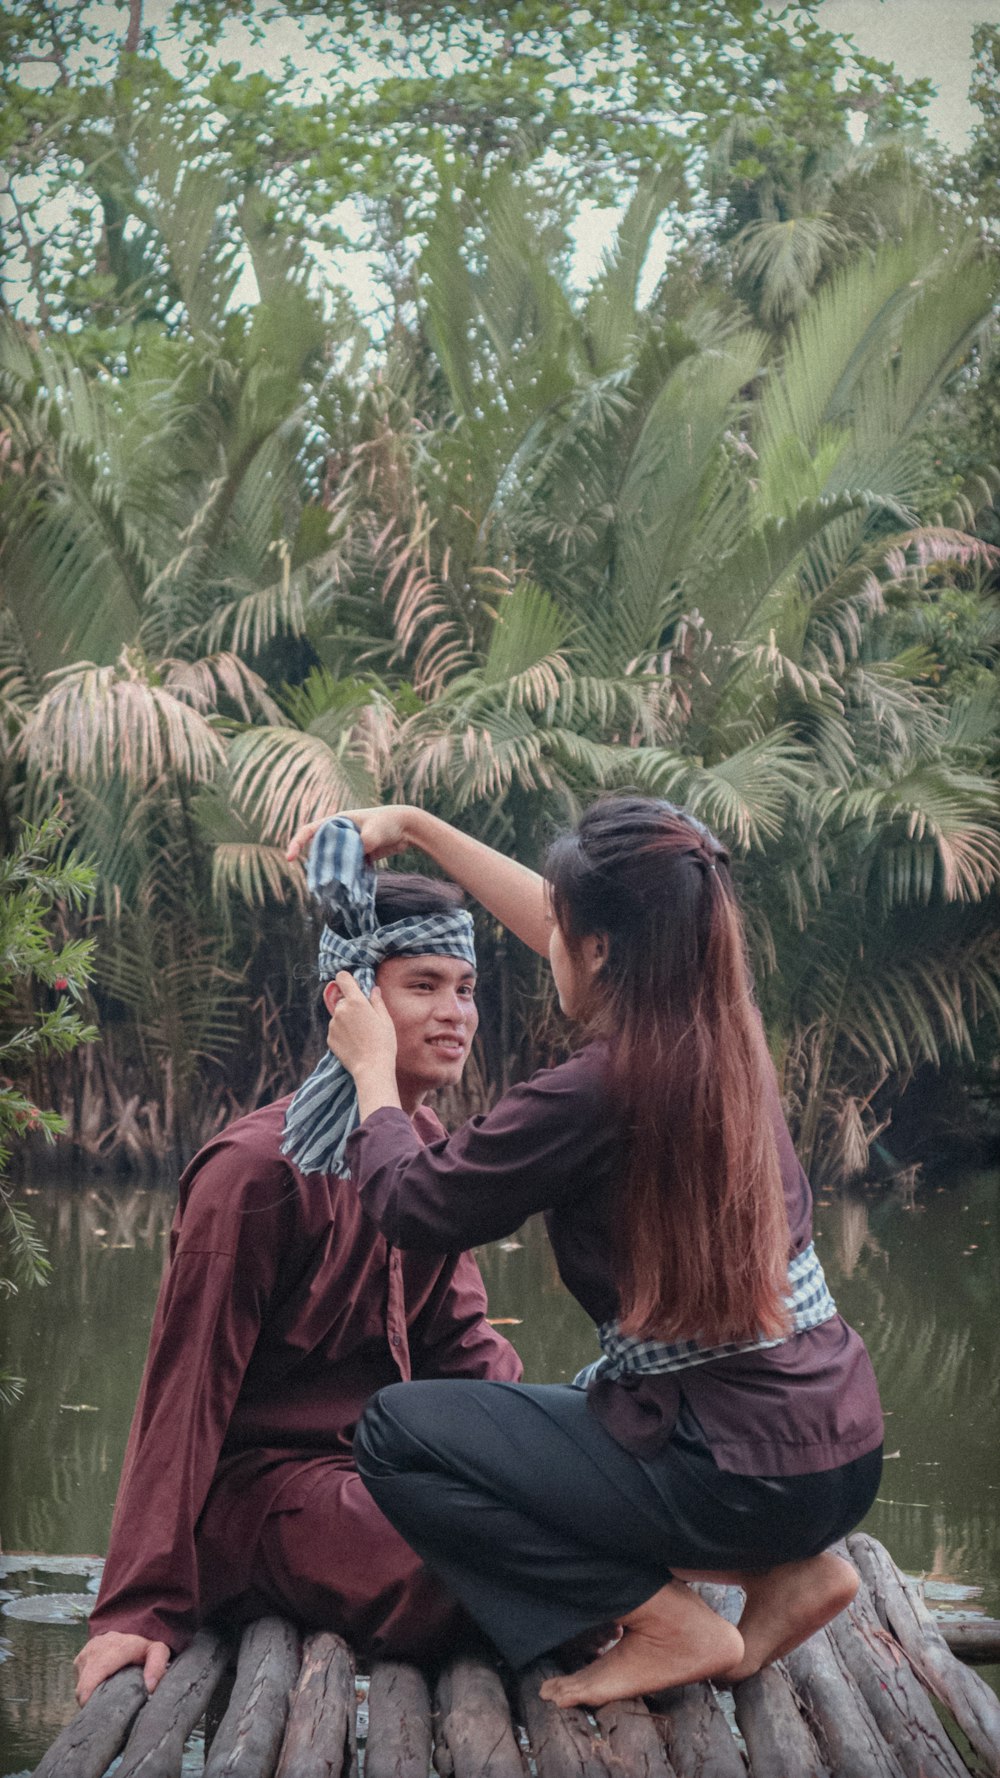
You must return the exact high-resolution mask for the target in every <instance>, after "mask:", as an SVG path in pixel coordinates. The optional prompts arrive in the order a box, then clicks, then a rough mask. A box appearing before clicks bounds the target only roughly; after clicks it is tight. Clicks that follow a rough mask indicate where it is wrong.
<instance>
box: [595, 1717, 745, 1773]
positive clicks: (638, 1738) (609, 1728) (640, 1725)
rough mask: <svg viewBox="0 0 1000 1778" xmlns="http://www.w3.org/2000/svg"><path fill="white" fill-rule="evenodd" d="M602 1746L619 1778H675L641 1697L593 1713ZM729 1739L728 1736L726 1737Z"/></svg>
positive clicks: (654, 1724) (654, 1725)
mask: <svg viewBox="0 0 1000 1778" xmlns="http://www.w3.org/2000/svg"><path fill="white" fill-rule="evenodd" d="M595 1715H596V1717H597V1725H598V1728H599V1729H600V1731H601V1734H602V1735H603V1736H604V1743H605V1746H606V1747H607V1749H608V1752H609V1753H610V1755H611V1758H612V1760H613V1761H614V1764H615V1769H616V1770H617V1771H619V1772H620V1773H622V1775H623V1778H677V1773H676V1771H675V1769H674V1767H673V1766H672V1765H671V1763H670V1760H669V1759H668V1758H667V1750H666V1748H665V1746H664V1744H663V1741H662V1739H661V1737H660V1736H659V1735H658V1733H657V1729H656V1723H655V1722H654V1721H653V1718H652V1716H651V1715H650V1712H649V1708H648V1706H647V1705H646V1704H644V1703H643V1700H642V1699H641V1698H624V1699H622V1701H621V1702H620V1703H618V1704H605V1705H603V1706H602V1708H601V1709H600V1710H597V1711H595ZM729 1738H730V1740H732V1736H730V1737H729Z"/></svg>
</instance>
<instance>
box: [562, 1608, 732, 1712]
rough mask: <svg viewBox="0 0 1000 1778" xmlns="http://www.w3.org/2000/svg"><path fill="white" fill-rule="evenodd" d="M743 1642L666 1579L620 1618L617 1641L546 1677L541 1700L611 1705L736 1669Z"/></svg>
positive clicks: (722, 1621) (722, 1620)
mask: <svg viewBox="0 0 1000 1778" xmlns="http://www.w3.org/2000/svg"><path fill="white" fill-rule="evenodd" d="M742 1658H743V1638H742V1637H741V1635H740V1633H739V1631H738V1630H737V1629H735V1628H734V1626H733V1625H732V1624H727V1622H726V1620H725V1618H721V1617H719V1616H718V1615H717V1613H716V1612H714V1611H712V1610H710V1608H709V1607H708V1606H707V1605H706V1604H705V1603H704V1601H703V1600H702V1599H699V1598H698V1595H697V1594H696V1593H692V1592H691V1590H690V1588H689V1587H686V1586H684V1584H683V1583H682V1582H681V1581H669V1582H668V1584H667V1585H666V1586H665V1587H661V1588H660V1590H659V1592H658V1593H654V1594H653V1597H652V1598H651V1599H647V1600H646V1602H645V1604H643V1605H640V1606H637V1608H636V1610H635V1611H630V1612H629V1613H628V1615H627V1617H624V1618H622V1636H621V1641H620V1642H616V1643H615V1645H614V1647H613V1648H610V1649H608V1651H607V1653H606V1654H603V1655H601V1657H600V1659H599V1660H596V1661H592V1662H591V1663H590V1665H589V1666H588V1667H581V1668H580V1670H579V1672H577V1673H565V1674H560V1675H559V1677H558V1678H555V1679H546V1680H545V1682H544V1684H543V1685H542V1687H541V1696H542V1697H543V1698H548V1699H549V1700H550V1701H551V1702H552V1703H553V1704H558V1705H560V1707H561V1708H562V1709H564V1710H565V1709H568V1708H569V1706H570V1705H572V1704H592V1705H594V1706H595V1707H599V1706H600V1705H601V1704H613V1703H615V1702H616V1701H617V1700H618V1699H619V1698H639V1697H641V1696H642V1695H643V1693H644V1692H659V1691H663V1690H664V1689H665V1688H666V1687H667V1686H674V1685H689V1684H691V1683H692V1682H693V1681H694V1680H696V1679H708V1678H710V1677H711V1675H712V1674H713V1673H722V1672H725V1671H727V1670H728V1669H729V1668H730V1667H733V1666H736V1665H738V1663H739V1662H740V1661H741V1660H742Z"/></svg>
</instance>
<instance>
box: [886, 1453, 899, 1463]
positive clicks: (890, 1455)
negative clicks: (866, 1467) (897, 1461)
mask: <svg viewBox="0 0 1000 1778" xmlns="http://www.w3.org/2000/svg"><path fill="white" fill-rule="evenodd" d="M901 1455H902V1452H900V1451H885V1452H884V1453H883V1456H882V1462H883V1463H889V1462H891V1460H892V1458H893V1457H900V1456H901Z"/></svg>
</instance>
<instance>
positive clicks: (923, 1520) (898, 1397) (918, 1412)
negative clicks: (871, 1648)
mask: <svg viewBox="0 0 1000 1778" xmlns="http://www.w3.org/2000/svg"><path fill="white" fill-rule="evenodd" d="M29 1203H30V1207H31V1209H32V1212H33V1214H34V1215H35V1217H36V1220H37V1222H38V1226H39V1230H40V1233H41V1234H42V1235H43V1237H44V1239H45V1240H46V1242H47V1244H48V1246H49V1250H50V1253H51V1256H52V1259H53V1262H54V1268H55V1269H54V1275H53V1280H52V1283H51V1285H50V1286H49V1288H48V1289H46V1290H42V1291H28V1292H25V1293H23V1294H22V1295H21V1296H20V1297H18V1298H16V1299H14V1300H13V1301H11V1302H7V1303H4V1304H0V1318H2V1325H0V1350H2V1351H3V1353H4V1354H5V1360H6V1363H7V1366H8V1368H9V1369H11V1370H14V1371H15V1372H18V1373H19V1374H21V1375H23V1376H24V1377H26V1378H27V1390H26V1393H25V1398H24V1400H23V1402H21V1403H20V1404H19V1405H18V1406H17V1407H16V1408H14V1409H13V1410H11V1411H10V1412H8V1413H6V1414H5V1415H4V1416H3V1417H2V1420H0V1433H2V1447H3V1454H2V1458H0V1531H2V1534H3V1539H4V1547H5V1548H6V1549H8V1550H11V1549H14V1550H17V1549H21V1550H24V1549H32V1550H41V1551H49V1552H55V1553H61V1554H71V1553H72V1554H80V1553H87V1552H93V1553H97V1554H100V1553H102V1552H103V1550H104V1548H105V1546H106V1542H107V1534H108V1526H109V1524H110V1519H111V1508H112V1505H113V1501H114V1494H115V1487H116V1484H117V1478H118V1471H119V1467H120V1464H121V1459H122V1454H123V1452H124V1448H125V1440H126V1436H127V1433H128V1425H129V1420H130V1417H131V1412H132V1404H133V1402H134V1399H135V1393H136V1389H137V1386H138V1381H139V1376H140V1373H141V1370H142V1363H143V1358H144V1356H145V1349H146V1340H147V1335H148V1330H149V1323H150V1319H151V1316H152V1310H153V1303H154V1301H155V1297H156V1291H157V1286H158V1282H159V1277H160V1272H161V1268H162V1263H163V1253H164V1249H165V1246H166V1236H167V1233H168V1231H169V1227H170V1221H171V1217H172V1215H173V1207H174V1193H173V1191H172V1190H170V1189H166V1188H164V1189H155V1188H154V1189H146V1188H143V1189H139V1188H128V1189H117V1190H116V1189H114V1188H112V1187H110V1186H104V1187H101V1188H95V1187H93V1186H86V1187H82V1188H79V1187H77V1188H71V1187H66V1188H58V1187H46V1188H44V1189H42V1190H39V1191H37V1192H35V1193H33V1194H32V1195H31V1197H30V1199H29ZM998 1231H1000V1175H998V1174H995V1173H993V1174H978V1175H970V1176H966V1177H964V1178H962V1179H960V1180H958V1181H957V1182H954V1183H951V1184H948V1185H946V1186H942V1187H940V1188H939V1189H937V1190H935V1189H933V1188H932V1189H930V1190H929V1191H926V1190H925V1191H924V1192H923V1193H921V1195H920V1197H919V1199H917V1200H916V1201H914V1200H913V1199H912V1197H910V1198H909V1199H907V1198H906V1197H905V1196H903V1197H895V1198H894V1197H892V1196H888V1197H882V1198H877V1199H875V1198H873V1199H863V1198H857V1199H846V1200H841V1201H838V1202H834V1203H830V1204H828V1205H821V1206H820V1207H819V1208H818V1211H817V1243H818V1246H819V1249H820V1252H821V1255H822V1258H823V1262H824V1265H825V1266H826V1269H827V1274H828V1277H829V1279H830V1283H831V1287H832V1289H833V1291H834V1294H835V1296H836V1297H837V1300H838V1303H839V1304H840V1306H841V1307H842V1309H843V1311H844V1313H845V1314H846V1315H847V1316H848V1318H849V1319H850V1320H852V1321H853V1322H854V1323H855V1325H856V1326H857V1327H859V1328H860V1330H861V1332H862V1333H863V1334H864V1337H865V1339H866V1340H867V1342H868V1345H869V1348H870V1350H871V1353H872V1356H873V1359H874V1362H875V1366H876V1369H877V1371H878V1375H879V1379H880V1382H881V1386H882V1392H883V1399H884V1402H885V1406H886V1410H887V1422H886V1424H887V1441H886V1451H887V1453H888V1454H889V1455H888V1460H887V1462H886V1466H885V1475H884V1480H883V1485H882V1489H881V1495H880V1499H879V1501H878V1502H877V1504H876V1506H875V1507H874V1509H873V1511H872V1513H871V1515H870V1517H869V1520H868V1522H867V1523H868V1528H869V1529H870V1530H872V1531H873V1532H874V1534H875V1535H876V1536H877V1537H880V1538H881V1539H882V1540H883V1541H884V1542H885V1543H886V1544H887V1545H888V1546H889V1548H890V1549H891V1550H892V1552H893V1554H894V1555H895V1556H896V1559H897V1560H898V1561H899V1562H900V1564H901V1565H902V1566H903V1567H904V1568H906V1569H907V1570H908V1571H910V1572H911V1573H925V1574H928V1575H930V1576H932V1577H934V1578H935V1579H936V1580H937V1581H940V1582H941V1583H944V1584H946V1583H952V1582H957V1583H959V1584H960V1585H962V1586H969V1585H979V1586H981V1587H982V1588H983V1589H984V1591H983V1594H982V1598H981V1603H982V1605H983V1606H984V1608H985V1609H986V1610H988V1611H990V1612H992V1613H993V1614H994V1615H1000V1475H998V1474H997V1464H996V1452H997V1450H998V1449H1000V1373H998V1369H997V1366H996V1352H995V1326H996V1300H997V1284H998V1281H1000V1233H998ZM480 1261H481V1264H482V1268H483V1272H484V1275H485V1278H486V1283H487V1289H488V1291H489V1296H490V1306H491V1314H492V1315H493V1316H494V1317H495V1318H496V1319H497V1321H499V1322H501V1323H504V1324H506V1325H504V1327H503V1331H504V1332H505V1333H507V1334H508V1335H509V1337H510V1338H511V1340H512V1341H513V1343H514V1345H515V1346H516V1347H517V1349H518V1351H519V1352H520V1354H521V1357H522V1359H523V1362H524V1366H525V1373H526V1376H527V1378H528V1380H529V1381H532V1382H545V1381H552V1382H557V1381H564V1380H566V1379H568V1378H570V1377H571V1376H572V1375H573V1374H574V1372H575V1371H576V1370H577V1369H578V1368H579V1367H580V1365H582V1364H584V1363H586V1362H587V1361H588V1360H589V1359H591V1358H592V1357H594V1356H595V1355H596V1343H595V1338H594V1332H593V1328H592V1326H591V1324H590V1322H589V1321H588V1319H587V1317H586V1316H585V1315H584V1313H583V1311H582V1310H581V1309H580V1308H579V1307H578V1306H577V1304H576V1303H575V1302H574V1301H573V1300H572V1298H571V1297H569V1296H568V1294H567V1293H566V1291H565V1290H564V1289H563V1287H562V1285H561V1283H560V1281H559V1278H558V1275H557V1273H556V1269H555V1265H554V1262H553V1259H552V1255H551V1251H550V1249H549V1247H548V1243H547V1242H546V1240H545V1236H544V1231H543V1230H542V1228H541V1226H540V1225H539V1224H531V1225H529V1226H528V1227H527V1228H526V1229H524V1230H522V1231H521V1234H520V1235H519V1237H518V1238H517V1239H516V1240H514V1241H509V1242H501V1243H498V1244H496V1245H494V1246H492V1247H490V1248H487V1249H484V1250H483V1251H482V1252H481V1254H480ZM2 1584H5V1585H9V1586H15V1585H17V1584H19V1583H18V1579H17V1577H13V1578H12V1579H11V1580H10V1581H8V1582H6V1583H2ZM38 1584H40V1585H46V1586H48V1585H51V1587H52V1589H53V1590H56V1589H57V1588H65V1586H66V1585H67V1582H66V1580H65V1578H59V1577H58V1576H53V1577H52V1578H51V1580H50V1579H48V1578H47V1577H43V1578H42V1580H41V1581H39V1583H38ZM80 1584H81V1585H83V1584H85V1583H84V1582H82V1581H81V1583H80ZM0 1630H2V1632H3V1636H4V1638H6V1639H7V1640H8V1642H9V1643H10V1645H11V1648H12V1651H13V1656H14V1658H13V1659H10V1660H7V1661H5V1662H3V1663H2V1664H0V1756H2V1757H0V1773H6V1772H11V1771H17V1770H18V1769H20V1768H22V1767H24V1766H30V1765H31V1764H32V1763H33V1762H34V1760H36V1759H37V1758H38V1757H39V1756H40V1754H41V1751H42V1749H43V1747H44V1745H45V1744H46V1743H47V1741H48V1740H49V1739H51V1737H52V1736H53V1735H54V1734H55V1733H56V1731H57V1729H58V1727H59V1726H60V1724H61V1723H62V1722H63V1721H65V1720H66V1719H67V1717H68V1715H69V1714H71V1711H72V1697H71V1674H70V1671H69V1663H68V1657H69V1655H70V1653H71V1652H72V1651H73V1649H75V1647H77V1646H78V1645H79V1641H80V1632H79V1630H78V1629H76V1628H66V1629H60V1628H58V1627H53V1626H51V1625H43V1624H33V1623H24V1622H17V1621H16V1620H13V1619H11V1618H4V1619H3V1620H2V1623H0ZM0 1652H2V1651H0Z"/></svg>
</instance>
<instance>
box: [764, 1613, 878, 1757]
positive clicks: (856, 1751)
mask: <svg viewBox="0 0 1000 1778" xmlns="http://www.w3.org/2000/svg"><path fill="white" fill-rule="evenodd" d="M784 1660H785V1666H786V1668H787V1670H788V1675H789V1678H790V1679H791V1681H792V1684H793V1685H794V1687H795V1689H796V1691H797V1692H798V1694H799V1697H800V1698H801V1699H802V1700H803V1703H804V1704H805V1705H806V1707H807V1709H808V1711H809V1714H810V1718H811V1720H812V1723H813V1725H814V1727H815V1729H816V1734H817V1738H818V1740H819V1743H820V1751H821V1752H822V1754H823V1757H824V1759H825V1760H826V1763H827V1765H828V1766H829V1767H830V1770H831V1771H832V1772H835V1773H836V1774H837V1778H903V1768H902V1766H901V1765H900V1763H899V1761H898V1759H897V1758H896V1756H895V1754H894V1753H893V1752H892V1751H891V1750H890V1749H889V1748H888V1747H887V1746H886V1744H885V1742H884V1741H883V1740H882V1737H881V1735H880V1734H879V1732H878V1727H877V1725H876V1723H875V1719H874V1717H873V1716H872V1713H871V1711H870V1710H869V1708H868V1705H867V1704H866V1703H865V1700H864V1698H863V1697H862V1696H861V1693H860V1692H859V1691H858V1688H857V1686H856V1685H855V1684H854V1683H853V1681H852V1680H851V1678H850V1676H849V1675H848V1673H847V1672H846V1671H845V1669H844V1666H843V1663H842V1662H841V1660H840V1657H839V1655H838V1653H837V1651H836V1649H835V1648H834V1645H833V1643H832V1642H831V1640H830V1636H829V1633H828V1631H826V1630H819V1631H817V1633H816V1635H815V1636H810V1638H809V1640H808V1642H803V1643H801V1644H800V1645H799V1647H798V1648H795V1649H793V1650H792V1652H791V1654H787V1655H785V1657H784Z"/></svg>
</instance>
